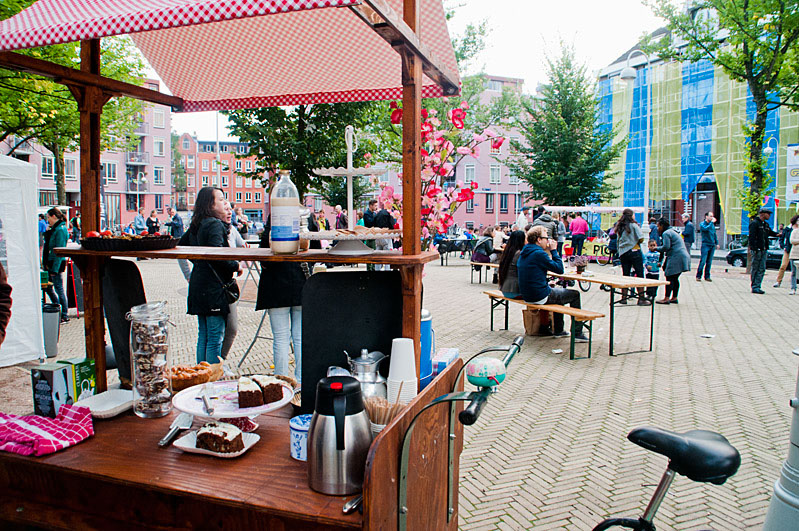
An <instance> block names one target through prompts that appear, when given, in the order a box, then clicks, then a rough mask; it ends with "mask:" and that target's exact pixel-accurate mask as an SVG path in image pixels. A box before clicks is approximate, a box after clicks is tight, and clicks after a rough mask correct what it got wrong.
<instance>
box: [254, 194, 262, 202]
mask: <svg viewBox="0 0 799 531" xmlns="http://www.w3.org/2000/svg"><path fill="white" fill-rule="evenodd" d="M255 202H256V203H260V202H261V192H255Z"/></svg>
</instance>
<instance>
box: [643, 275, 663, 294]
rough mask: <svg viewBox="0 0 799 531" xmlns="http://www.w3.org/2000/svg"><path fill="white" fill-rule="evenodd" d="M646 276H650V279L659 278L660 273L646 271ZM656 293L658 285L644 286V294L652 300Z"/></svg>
mask: <svg viewBox="0 0 799 531" xmlns="http://www.w3.org/2000/svg"><path fill="white" fill-rule="evenodd" d="M646 278H650V279H653V280H659V279H660V274H659V273H647V274H646ZM657 294H658V287H657V286H650V287H648V288H646V296H647V297H649V298H650V299H653V300H654V298H655V297H656V296H657Z"/></svg>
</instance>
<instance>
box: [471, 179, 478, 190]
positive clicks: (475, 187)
mask: <svg viewBox="0 0 799 531" xmlns="http://www.w3.org/2000/svg"><path fill="white" fill-rule="evenodd" d="M471 186H472V190H476V189H477V181H472V185H471Z"/></svg>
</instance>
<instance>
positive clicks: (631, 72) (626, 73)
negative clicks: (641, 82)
mask: <svg viewBox="0 0 799 531" xmlns="http://www.w3.org/2000/svg"><path fill="white" fill-rule="evenodd" d="M636 53H639V54H641V55H643V56H644V57H645V58H646V69H647V76H648V77H649V79H647V83H646V85H647V116H646V139H645V140H644V142H645V144H644V146H645V149H646V151H645V154H646V160H645V161H644V226H645V227H648V226H649V225H648V224H647V220H648V219H649V155H650V153H651V151H652V145H651V142H650V139H649V123H650V122H651V121H652V80H651V76H652V71H651V70H652V69H651V68H650V67H651V66H652V64H651V62H650V60H649V56H648V55H647V54H645V53H644V52H643V51H641V50H639V49H635V50H631V51H630V53H628V54H627V66H625V67H624V68H623V69H622V71H621V79H622V81H626V82H627V84H628V85H632V82H633V81H635V78H636V77H638V71H637V70H636V69H635V68H633V67H631V66H630V58H631V57H632V56H633V55H634V54H636Z"/></svg>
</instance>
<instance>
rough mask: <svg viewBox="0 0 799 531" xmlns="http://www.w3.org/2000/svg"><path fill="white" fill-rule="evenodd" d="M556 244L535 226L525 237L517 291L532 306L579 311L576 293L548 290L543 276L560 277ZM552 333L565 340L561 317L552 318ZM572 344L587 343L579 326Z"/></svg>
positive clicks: (558, 289) (542, 227) (560, 267)
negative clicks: (565, 305) (576, 342)
mask: <svg viewBox="0 0 799 531" xmlns="http://www.w3.org/2000/svg"><path fill="white" fill-rule="evenodd" d="M557 248H558V242H557V240H553V239H550V238H549V236H548V235H547V229H546V227H544V226H541V225H539V226H535V227H533V228H532V229H530V231H529V232H528V233H527V245H525V246H524V247H523V248H522V252H521V255H520V256H519V261H518V262H517V264H516V269H517V274H518V277H519V289H520V290H521V293H522V297H524V300H525V301H527V302H531V303H533V304H568V305H570V306H571V307H572V308H579V307H580V292H579V291H577V290H574V289H566V288H561V287H554V288H552V287H550V286H549V282H548V280H547V272H548V271H552V272H553V273H563V260H562V259H561V257H560V255H559V254H558V251H557ZM553 321H554V328H553V332H554V335H555V336H556V337H567V336H568V335H569V333H568V332H566V331H565V330H563V314H560V313H556V314H554V316H553ZM574 340H575V341H579V342H587V341H588V338H587V337H585V335H584V334H583V323H582V322H579V321H578V322H577V323H576V326H575V336H574Z"/></svg>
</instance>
